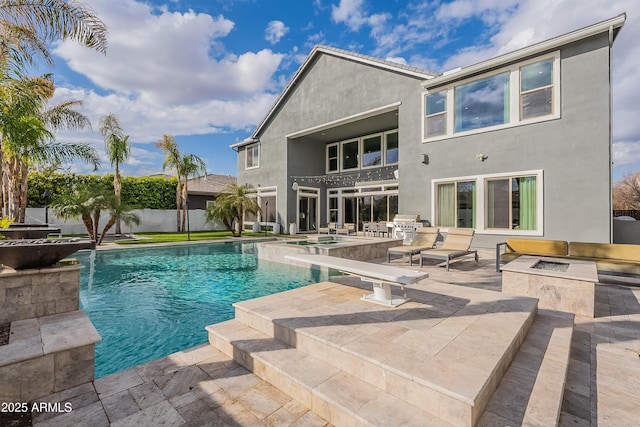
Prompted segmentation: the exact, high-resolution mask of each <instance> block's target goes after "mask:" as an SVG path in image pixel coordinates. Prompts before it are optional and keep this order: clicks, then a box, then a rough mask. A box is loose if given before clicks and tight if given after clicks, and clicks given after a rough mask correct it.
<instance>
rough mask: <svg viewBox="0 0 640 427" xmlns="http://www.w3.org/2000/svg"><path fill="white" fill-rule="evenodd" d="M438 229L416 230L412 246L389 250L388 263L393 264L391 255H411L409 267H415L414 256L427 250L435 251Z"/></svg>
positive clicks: (423, 228) (424, 228)
mask: <svg viewBox="0 0 640 427" xmlns="http://www.w3.org/2000/svg"><path fill="white" fill-rule="evenodd" d="M439 231H440V230H439V229H438V228H437V227H422V228H418V229H417V230H416V237H415V238H414V239H413V242H412V243H411V245H407V246H398V247H395V248H389V249H388V250H387V262H391V255H392V254H393V255H401V256H404V255H409V265H413V256H414V255H415V254H419V253H420V252H422V251H423V250H425V249H433V247H434V246H435V245H436V239H437V238H438V232H439Z"/></svg>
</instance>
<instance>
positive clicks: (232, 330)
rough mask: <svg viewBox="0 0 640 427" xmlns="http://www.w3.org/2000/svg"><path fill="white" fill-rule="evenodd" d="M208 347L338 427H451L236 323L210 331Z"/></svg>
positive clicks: (383, 392) (382, 391) (403, 402)
mask: <svg viewBox="0 0 640 427" xmlns="http://www.w3.org/2000/svg"><path fill="white" fill-rule="evenodd" d="M207 330H208V331H209V342H210V343H211V344H212V345H213V346H214V347H216V348H217V349H219V350H221V351H222V352H224V353H225V354H227V355H229V356H231V357H233V358H234V360H235V361H236V362H238V363H239V364H241V365H243V366H244V367H246V368H247V369H249V370H251V371H252V372H253V373H254V374H256V375H257V376H259V377H260V378H262V379H264V380H265V381H268V382H269V383H271V384H272V385H274V386H276V387H278V388H279V389H280V390H282V391H283V392H285V393H287V394H288V395H289V396H291V397H293V398H294V399H296V400H297V401H299V402H300V403H302V404H303V405H305V406H306V407H307V408H309V409H310V410H312V411H313V412H315V413H316V414H317V415H320V416H321V417H323V418H324V419H326V420H327V421H329V422H330V423H331V424H333V425H336V426H343V425H352V426H381V425H406V426H412V425H416V426H418V425H420V426H422V425H429V426H441V427H451V424H449V423H446V422H444V421H442V420H440V419H438V418H436V417H435V416H433V415H432V414H429V413H427V412H425V411H423V410H420V409H418V408H417V407H415V406H413V405H410V404H408V403H406V402H405V401H403V400H402V399H399V398H397V397H396V396H393V395H392V394H389V393H387V392H385V391H384V390H382V389H380V388H378V387H375V386H372V385H371V384H369V383H367V382H365V381H362V380H360V379H359V378H356V377H355V376H353V375H350V374H349V373H347V372H345V371H343V370H341V369H339V368H337V367H336V366H333V365H331V364H329V363H326V362H323V361H321V360H319V359H317V358H315V357H313V356H311V355H310V354H307V353H305V352H303V351H300V350H298V349H296V348H293V347H290V346H288V345H286V344H284V343H283V342H281V341H279V340H277V339H274V338H272V337H270V336H268V335H266V334H263V333H261V332H259V331H257V330H255V329H253V328H251V327H249V326H246V325H244V324H242V323H241V322H239V321H237V320H229V321H227V322H223V323H219V324H216V325H211V326H208V327H207Z"/></svg>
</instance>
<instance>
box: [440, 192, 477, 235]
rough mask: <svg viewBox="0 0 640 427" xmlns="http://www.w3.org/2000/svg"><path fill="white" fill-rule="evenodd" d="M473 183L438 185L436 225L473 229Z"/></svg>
mask: <svg viewBox="0 0 640 427" xmlns="http://www.w3.org/2000/svg"><path fill="white" fill-rule="evenodd" d="M475 207H476V183H475V181H457V182H447V183H442V184H438V186H437V211H436V212H437V214H436V225H437V226H439V227H458V228H474V227H475V218H476V210H475Z"/></svg>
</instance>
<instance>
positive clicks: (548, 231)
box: [231, 14, 626, 247]
mask: <svg viewBox="0 0 640 427" xmlns="http://www.w3.org/2000/svg"><path fill="white" fill-rule="evenodd" d="M625 20H626V15H624V14H622V15H619V16H616V17H614V18H611V19H609V20H606V21H603V22H599V23H596V24H593V25H590V26H588V27H585V28H581V29H578V30H576V31H573V32H570V33H567V34H564V35H561V36H558V37H555V38H552V39H549V40H546V41H543V42H540V43H537V44H534V45H531V46H528V47H525V48H522V49H519V50H516V51H513V52H510V53H506V54H503V55H500V56H497V57H495V58H492V59H489V60H487V61H483V62H480V63H478V64H474V65H471V66H468V67H465V68H461V69H456V70H452V71H449V72H445V73H441V74H439V73H433V72H429V71H426V70H421V69H418V68H414V67H409V66H405V65H402V64H397V63H393V62H389V61H384V60H380V59H377V58H373V57H370V56H365V55H360V54H357V53H353V52H348V51H344V50H340V49H335V48H332V47H327V46H317V47H315V48H314V49H313V50H312V51H311V53H310V54H309V56H308V57H307V59H306V60H305V62H304V63H303V64H302V65H301V67H300V68H299V69H298V71H297V72H296V73H295V75H294V76H293V78H292V79H291V81H290V82H289V84H288V85H287V86H286V88H285V89H284V91H283V92H282V94H281V95H280V97H279V98H278V99H277V101H276V102H275V104H274V105H273V107H272V108H271V109H270V111H269V112H268V113H267V115H266V116H265V118H264V119H263V121H262V122H261V123H260V124H259V125H258V126H257V128H256V129H255V131H254V132H253V134H252V136H251V137H250V138H247V139H246V140H244V141H241V142H239V143H235V144H233V145H231V147H232V148H233V149H234V150H236V151H237V152H238V183H240V184H245V183H246V184H248V185H250V186H252V187H253V188H254V189H255V190H256V195H257V197H258V198H259V200H260V201H261V203H262V204H263V205H264V202H265V201H268V202H269V204H268V206H269V212H268V216H269V218H262V219H261V220H262V221H265V222H266V221H269V222H277V223H279V224H280V225H282V226H283V227H284V229H286V225H287V224H289V223H296V224H297V228H298V231H299V232H313V231H315V230H316V229H317V228H318V227H320V226H321V225H322V224H326V223H327V222H330V221H332V222H338V223H349V222H354V223H357V224H358V227H359V228H361V226H362V223H363V222H366V221H387V220H391V219H393V217H394V215H395V214H397V213H400V214H412V215H420V217H421V218H422V219H423V220H428V221H429V222H430V223H431V224H433V225H435V226H438V227H440V229H441V230H442V231H444V232H446V230H447V228H448V227H467V228H474V229H475V231H476V238H475V240H474V244H475V245H478V246H486V247H490V246H491V245H493V244H494V243H496V242H499V241H503V240H504V239H505V238H506V237H513V236H523V237H527V238H543V237H544V238H546V239H562V240H581V241H594V242H609V241H610V240H611V234H612V233H611V221H612V219H611V179H612V178H611V168H612V157H611V156H612V154H611V139H612V131H611V97H612V92H611V49H612V46H613V43H614V40H615V38H616V36H617V34H618V32H619V31H620V29H621V28H622V26H623V25H624V23H625Z"/></svg>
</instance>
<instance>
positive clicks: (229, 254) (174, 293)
mask: <svg viewBox="0 0 640 427" xmlns="http://www.w3.org/2000/svg"><path fill="white" fill-rule="evenodd" d="M74 257H75V258H77V259H78V261H80V262H81V263H82V264H83V265H84V266H85V268H84V269H83V270H82V273H81V278H80V280H81V283H80V306H81V309H82V310H84V311H85V312H86V313H87V315H88V316H89V318H90V319H91V322H92V323H93V324H94V326H95V327H96V329H97V330H98V332H99V333H100V335H101V336H102V341H100V342H98V343H97V344H96V371H95V376H96V378H99V377H102V376H105V375H108V374H110V373H113V372H117V371H120V370H123V369H127V368H130V367H132V366H135V365H138V364H140V363H144V362H147V361H149V360H153V359H156V358H158V357H162V356H166V355H168V354H171V353H174V352H176V351H179V350H184V349H187V348H190V347H193V346H196V345H199V344H202V343H205V342H207V332H206V331H205V329H204V327H205V326H207V325H210V324H213V323H217V322H221V321H224V320H228V319H231V318H233V315H234V310H233V307H232V304H233V303H234V302H237V301H242V300H246V299H251V298H256V297H260V296H264V295H268V294H272V293H276V292H281V291H285V290H288V289H293V288H297V287H300V286H305V285H308V284H311V283H317V282H321V281H323V280H326V279H327V275H326V273H322V272H320V271H318V270H310V269H307V268H302V267H296V266H291V265H287V264H281V263H276V262H273V261H265V260H259V259H258V258H257V256H256V254H255V250H254V244H253V243H235V242H232V243H213V244H197V245H181V246H166V247H156V248H135V249H116V250H103V251H95V252H93V255H92V253H91V252H90V251H82V252H78V253H76V254H75V255H74ZM92 257H95V260H94V262H93V268H92V267H91V264H92V262H91V258H92ZM92 270H93V273H92ZM90 276H92V277H91V280H90Z"/></svg>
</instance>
